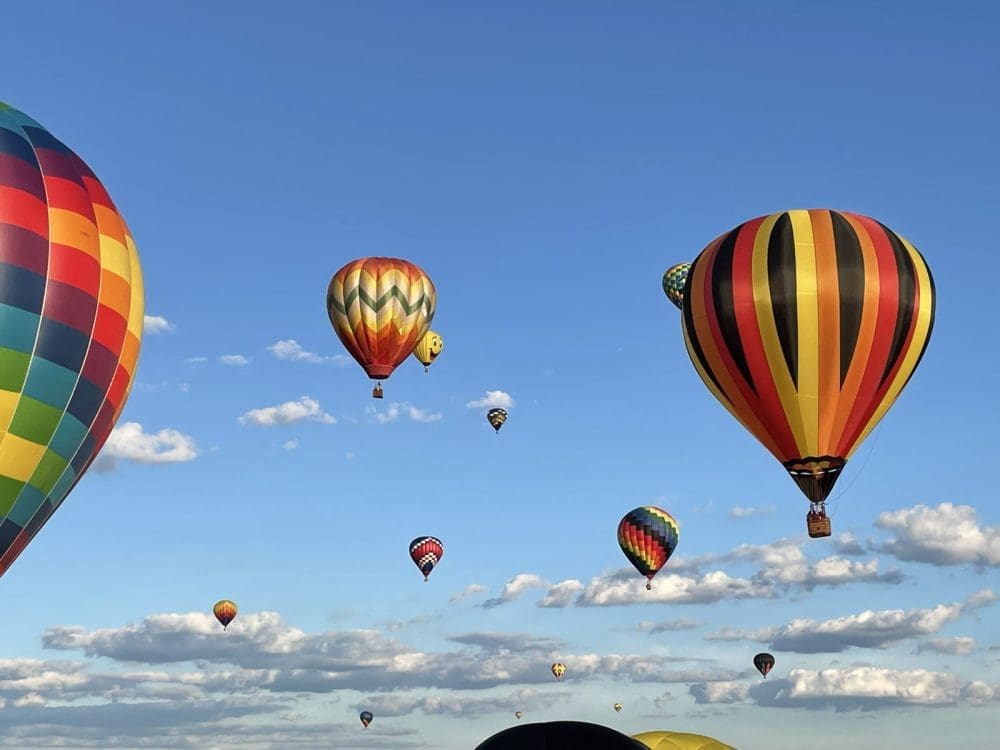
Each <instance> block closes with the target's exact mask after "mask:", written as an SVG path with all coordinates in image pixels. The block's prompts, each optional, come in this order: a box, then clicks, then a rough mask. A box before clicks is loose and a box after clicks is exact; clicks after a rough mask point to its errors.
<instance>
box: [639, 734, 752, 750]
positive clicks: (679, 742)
mask: <svg viewBox="0 0 1000 750" xmlns="http://www.w3.org/2000/svg"><path fill="white" fill-rule="evenodd" d="M632 739H634V740H639V742H641V743H642V744H643V745H644V746H645V747H647V748H649V750H735V748H732V747H730V746H729V745H727V744H725V743H724V742H719V741H718V740H713V739H712V738H711V737H706V736H705V735H703V734H691V733H690V732H641V733H640V734H636V735H633V736H632Z"/></svg>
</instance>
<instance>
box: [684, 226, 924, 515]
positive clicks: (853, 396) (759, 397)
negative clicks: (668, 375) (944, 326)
mask: <svg viewBox="0 0 1000 750" xmlns="http://www.w3.org/2000/svg"><path fill="white" fill-rule="evenodd" d="M685 295H686V296H685V300H684V314H683V320H684V340H685V342H686V344H687V350H688V354H689V355H690V357H691V361H692V362H693V363H694V366H695V368H696V369H697V370H698V374H699V375H700V376H701V378H702V380H703V381H704V382H705V385H706V386H708V389H709V390H710V391H711V392H712V393H713V394H714V395H715V397H716V398H717V399H719V401H720V402H722V405H723V406H725V407H726V408H727V409H728V410H729V412H730V413H731V414H732V415H733V416H734V417H736V419H738V420H739V421H740V423H741V424H743V426H744V427H746V428H747V429H748V430H749V431H750V432H751V433H753V435H754V437H756V438H757V439H758V440H759V441H760V442H761V443H763V444H764V446H766V447H767V449H768V450H769V451H771V453H772V454H774V456H775V457H776V458H777V459H778V460H779V461H781V462H782V464H783V465H784V466H785V468H786V469H787V471H788V472H789V474H790V475H791V476H792V478H793V479H794V480H795V482H796V483H797V484H798V486H799V488H800V489H801V490H802V492H803V493H804V494H805V495H806V497H807V498H809V500H810V501H812V502H813V503H816V504H821V503H822V502H823V501H824V500H825V499H826V497H827V496H828V495H829V493H830V490H831V489H833V485H834V483H835V482H836V481H837V478H838V477H839V476H840V474H841V470H842V469H843V467H844V463H845V462H846V461H847V459H848V458H850V457H851V455H852V454H853V453H854V451H855V450H856V449H857V447H858V446H859V445H860V444H861V442H862V441H863V440H864V439H865V437H866V436H867V435H868V433H870V432H871V431H872V429H873V428H874V427H875V425H876V424H878V422H879V420H881V419H882V417H883V416H885V413H886V411H888V409H889V407H890V406H892V404H893V402H894V401H895V400H896V397H897V396H898V395H899V393H900V391H902V390H903V387H904V386H905V385H906V383H907V381H909V379H910V376H911V375H913V372H914V370H915V369H916V367H917V364H918V363H919V362H920V358H921V357H922V356H923V353H924V350H925V349H926V348H927V343H928V341H929V340H930V335H931V329H932V327H933V324H934V304H935V302H934V282H933V280H932V278H931V272H930V269H929V268H928V267H927V264H926V263H925V262H924V259H923V258H922V257H921V255H920V253H919V252H917V250H916V249H915V248H914V247H913V246H912V245H911V244H910V243H909V242H907V241H906V240H905V239H903V238H902V237H900V236H899V235H898V234H896V233H895V232H893V231H892V230H890V229H888V228H887V227H885V226H884V225H882V224H880V223H879V222H877V221H875V220H874V219H870V218H868V217H866V216H861V215H859V214H852V213H844V212H837V211H828V210H810V211H785V212H782V213H776V214H771V215H770V216H762V217H760V218H757V219H753V220H752V221H748V222H745V223H743V224H740V225H739V226H738V227H736V228H735V229H733V230H732V231H730V232H727V233H726V234H723V235H722V236H721V237H718V238H717V239H716V240H715V241H714V242H712V243H711V244H710V245H709V246H708V247H706V248H705V250H703V251H702V253H701V254H700V255H699V256H698V257H697V258H696V259H695V261H694V264H693V266H692V267H691V271H690V278H689V279H688V283H687V286H686V288H685Z"/></svg>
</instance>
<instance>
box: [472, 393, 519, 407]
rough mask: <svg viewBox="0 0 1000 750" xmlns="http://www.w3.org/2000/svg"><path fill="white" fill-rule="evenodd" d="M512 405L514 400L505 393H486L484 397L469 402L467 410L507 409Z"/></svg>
mask: <svg viewBox="0 0 1000 750" xmlns="http://www.w3.org/2000/svg"><path fill="white" fill-rule="evenodd" d="M513 405H514V399H512V398H511V397H510V394H509V393H506V392H505V391H486V395H485V396H483V397H482V398H480V399H476V400H475V401H469V402H468V403H467V404H466V407H468V408H469V409H509V408H510V407H512V406H513Z"/></svg>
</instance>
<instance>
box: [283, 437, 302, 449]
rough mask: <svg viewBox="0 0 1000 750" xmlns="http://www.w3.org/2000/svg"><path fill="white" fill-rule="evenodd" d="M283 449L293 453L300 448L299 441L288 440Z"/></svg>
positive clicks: (294, 439)
mask: <svg viewBox="0 0 1000 750" xmlns="http://www.w3.org/2000/svg"><path fill="white" fill-rule="evenodd" d="M281 447H282V448H284V449H285V450H286V451H293V450H295V449H296V448H298V447H299V441H298V440H297V439H296V438H292V439H291V440H286V441H285V442H284V443H283V444H282V445H281Z"/></svg>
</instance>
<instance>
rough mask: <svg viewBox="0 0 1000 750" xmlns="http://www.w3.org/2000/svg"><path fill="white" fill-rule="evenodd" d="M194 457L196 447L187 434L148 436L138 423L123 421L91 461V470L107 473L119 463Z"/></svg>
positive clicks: (181, 460)
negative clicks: (92, 461)
mask: <svg viewBox="0 0 1000 750" xmlns="http://www.w3.org/2000/svg"><path fill="white" fill-rule="evenodd" d="M197 455H198V449H197V446H196V445H195V441H194V438H192V437H191V436H190V435H185V434H184V433H182V432H179V431H178V430H171V429H163V430H160V431H159V432H155V433H147V432H144V431H143V429H142V425H141V424H140V423H139V422H125V423H123V424H120V425H118V426H117V427H115V428H114V429H113V430H112V431H111V435H109V436H108V440H107V442H105V443H104V447H103V448H102V449H101V452H100V455H99V456H98V458H97V460H96V461H95V462H94V470H95V471H109V470H111V469H113V468H115V466H116V465H117V464H118V462H119V461H131V462H133V463H137V464H176V463H184V462H186V461H192V460H194V459H195V458H196V457H197Z"/></svg>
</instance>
